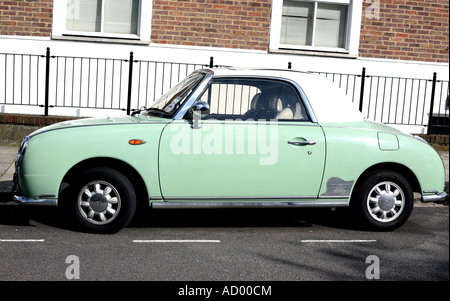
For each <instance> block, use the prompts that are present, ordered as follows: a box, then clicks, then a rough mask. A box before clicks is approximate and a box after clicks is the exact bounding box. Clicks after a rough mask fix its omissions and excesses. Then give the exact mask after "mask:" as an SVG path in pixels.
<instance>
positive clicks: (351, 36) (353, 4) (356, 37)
mask: <svg viewBox="0 0 450 301" xmlns="http://www.w3.org/2000/svg"><path fill="white" fill-rule="evenodd" d="M303 1H309V2H316V0H303ZM318 1H320V2H328V3H335V4H349V18H348V25H347V37H348V38H347V42H346V48H345V49H344V48H326V47H312V46H299V45H285V44H281V43H280V32H281V15H282V10H283V0H273V1H272V16H271V24H270V42H269V51H271V52H279V51H282V50H291V51H297V50H300V51H301V50H304V51H314V53H312V54H317V52H331V53H340V54H348V55H351V56H358V51H359V41H360V34H361V18H362V7H363V2H362V0H318Z"/></svg>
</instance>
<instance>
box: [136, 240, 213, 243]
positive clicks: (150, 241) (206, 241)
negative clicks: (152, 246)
mask: <svg viewBox="0 0 450 301" xmlns="http://www.w3.org/2000/svg"><path fill="white" fill-rule="evenodd" d="M133 242H137V243H152V242H181V243H182V242H202V243H208V242H213V243H217V242H220V240H216V239H150V240H145V239H135V240H133Z"/></svg>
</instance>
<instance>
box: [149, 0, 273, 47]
mask: <svg viewBox="0 0 450 301" xmlns="http://www.w3.org/2000/svg"><path fill="white" fill-rule="evenodd" d="M271 6H272V4H271V0H249V1H243V0H241V1H232V0H216V1H207V0H186V1H167V0H155V1H154V2H153V20H152V42H153V43H158V44H175V45H189V46H206V47H225V48H241V49H253V50H267V49H268V46H269V28H270V14H271Z"/></svg>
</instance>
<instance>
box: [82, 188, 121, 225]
mask: <svg viewBox="0 0 450 301" xmlns="http://www.w3.org/2000/svg"><path fill="white" fill-rule="evenodd" d="M120 206H121V200H120V195H119V193H118V192H117V190H116V189H115V188H114V186H112V185H111V184H109V183H108V182H104V181H93V182H90V183H89V184H87V185H86V186H84V187H83V188H82V189H81V191H80V194H79V196H78V210H79V211H80V213H81V215H82V216H83V217H84V219H86V220H87V221H88V222H90V223H92V224H97V225H103V224H107V223H109V222H111V221H112V220H113V219H114V218H116V216H117V215H118V213H119V211H120Z"/></svg>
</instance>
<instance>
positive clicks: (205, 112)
mask: <svg viewBox="0 0 450 301" xmlns="http://www.w3.org/2000/svg"><path fill="white" fill-rule="evenodd" d="M15 166H16V173H15V176H14V188H13V194H14V200H15V201H16V202H18V203H21V204H33V205H56V206H59V207H61V209H62V212H64V214H66V215H67V217H70V218H72V219H73V221H75V222H76V224H77V225H79V226H80V227H81V229H82V230H83V231H90V232H97V233H114V232H117V231H119V230H120V229H122V228H123V227H125V226H126V225H127V224H128V223H129V222H130V220H131V219H132V218H133V216H134V214H135V213H136V212H137V209H136V208H140V207H139V206H137V205H138V203H139V204H142V203H144V204H145V206H149V207H151V208H152V210H153V209H158V208H230V207H240V208H242V207H245V206H253V207H267V208H274V207H290V208H292V207H330V208H336V207H351V208H352V209H353V210H352V211H351V212H352V214H354V215H352V216H354V218H355V223H356V222H357V221H358V222H359V221H362V222H363V224H362V225H365V226H368V227H370V228H373V229H376V230H379V231H389V230H394V229H396V228H398V227H400V226H401V225H403V224H404V223H405V222H406V221H407V219H408V217H409V216H410V214H411V212H412V209H413V206H414V193H415V192H417V193H420V194H421V200H422V201H424V202H434V201H440V200H444V199H445V198H446V197H447V195H446V193H445V192H444V185H445V171H444V165H443V162H442V160H441V158H440V156H439V155H438V153H437V152H436V151H435V150H434V149H433V148H432V147H431V146H430V145H428V144H427V143H426V142H425V141H424V140H423V139H420V138H418V137H415V136H412V135H409V134H405V133H403V132H401V131H399V130H396V129H394V128H392V127H389V126H387V125H383V124H379V123H375V122H372V121H369V120H365V119H364V118H363V117H362V116H361V114H360V113H359V111H358V110H356V109H354V108H353V105H352V104H351V103H350V102H349V101H348V100H346V99H345V97H344V95H342V92H341V91H340V89H339V88H337V87H335V86H334V85H333V84H332V83H331V82H330V81H329V80H328V79H326V78H323V77H321V76H319V75H312V74H308V73H304V72H295V71H290V70H284V71H283V70H257V69H237V68H212V69H202V70H196V71H195V72H193V73H192V74H190V75H188V76H187V77H186V78H185V79H183V80H182V81H181V82H180V83H178V84H177V85H175V86H174V87H173V88H172V89H171V90H170V91H168V92H167V93H166V94H164V95H163V96H162V97H161V98H159V99H158V100H157V101H155V102H154V103H153V104H152V105H151V107H149V108H141V109H140V110H136V111H134V112H133V113H132V114H131V116H120V117H116V118H105V119H100V118H87V119H79V120H75V121H68V122H62V123H58V124H54V125H51V126H47V127H44V128H42V129H39V130H37V131H35V132H34V133H32V134H30V135H29V136H27V137H25V139H24V140H23V142H22V144H21V146H20V149H19V152H18V156H17V160H16V163H15ZM268 210H269V209H268Z"/></svg>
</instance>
